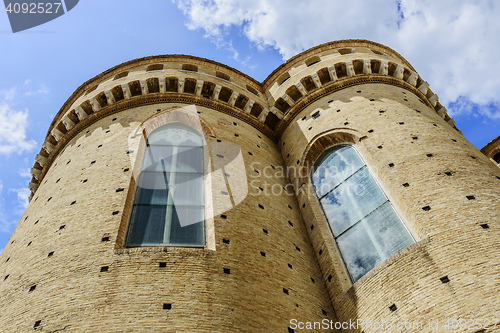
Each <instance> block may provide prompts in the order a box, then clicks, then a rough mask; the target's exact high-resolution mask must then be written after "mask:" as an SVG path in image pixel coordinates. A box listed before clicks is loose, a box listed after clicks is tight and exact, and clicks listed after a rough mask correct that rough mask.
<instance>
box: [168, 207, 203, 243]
mask: <svg viewBox="0 0 500 333" xmlns="http://www.w3.org/2000/svg"><path fill="white" fill-rule="evenodd" d="M203 219H204V217H203V207H183V206H175V208H174V210H173V216H172V222H171V231H170V242H169V244H171V245H204V243H205V240H204V235H203V231H204V230H203Z"/></svg>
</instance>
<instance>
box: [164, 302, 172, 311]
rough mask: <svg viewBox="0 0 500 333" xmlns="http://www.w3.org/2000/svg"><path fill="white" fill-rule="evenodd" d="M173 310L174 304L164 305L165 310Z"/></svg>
mask: <svg viewBox="0 0 500 333" xmlns="http://www.w3.org/2000/svg"><path fill="white" fill-rule="evenodd" d="M171 309H172V304H170V303H163V310H171Z"/></svg>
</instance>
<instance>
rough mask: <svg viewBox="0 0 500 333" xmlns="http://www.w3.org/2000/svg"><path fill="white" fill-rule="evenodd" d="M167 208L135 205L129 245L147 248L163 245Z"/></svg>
mask: <svg viewBox="0 0 500 333" xmlns="http://www.w3.org/2000/svg"><path fill="white" fill-rule="evenodd" d="M165 213H166V207H165V206H149V205H134V207H133V208H132V216H131V219H130V221H131V226H130V228H129V233H128V239H127V245H132V246H147V245H158V244H162V243H163V233H164V228H165Z"/></svg>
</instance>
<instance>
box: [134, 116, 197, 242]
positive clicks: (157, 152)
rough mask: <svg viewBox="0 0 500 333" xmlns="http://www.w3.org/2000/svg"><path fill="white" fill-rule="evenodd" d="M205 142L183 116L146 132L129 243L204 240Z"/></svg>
mask: <svg viewBox="0 0 500 333" xmlns="http://www.w3.org/2000/svg"><path fill="white" fill-rule="evenodd" d="M203 146H204V145H203V136H202V135H201V134H200V133H199V132H198V131H196V130H195V129H193V128H192V127H190V126H187V125H185V124H183V123H180V122H173V123H169V124H166V125H163V126H161V127H158V128H156V129H155V130H153V131H152V132H151V133H150V134H149V135H148V137H147V139H146V146H145V148H144V154H143V158H142V163H141V167H140V173H139V176H138V177H137V185H136V190H135V194H134V199H133V203H132V209H131V213H130V220H129V224H128V231H127V235H126V239H125V246H127V247H134V246H204V245H205V227H204V221H205V217H204V206H205V204H204V200H205V198H204V167H205V166H204V151H203Z"/></svg>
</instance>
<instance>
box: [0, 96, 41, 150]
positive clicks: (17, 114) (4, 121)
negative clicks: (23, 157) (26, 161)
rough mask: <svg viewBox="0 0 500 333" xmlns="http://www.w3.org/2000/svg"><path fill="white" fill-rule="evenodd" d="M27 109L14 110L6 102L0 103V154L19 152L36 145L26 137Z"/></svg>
mask: <svg viewBox="0 0 500 333" xmlns="http://www.w3.org/2000/svg"><path fill="white" fill-rule="evenodd" d="M27 128H28V111H24V112H23V111H14V110H12V109H11V108H10V106H9V104H7V103H3V104H1V103H0V154H11V153H14V152H15V153H17V154H20V153H22V152H24V151H30V150H32V149H33V148H35V146H36V142H35V141H34V140H29V139H27V138H26V129H27Z"/></svg>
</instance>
